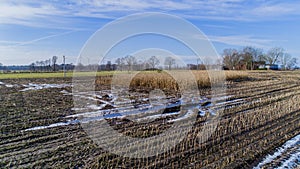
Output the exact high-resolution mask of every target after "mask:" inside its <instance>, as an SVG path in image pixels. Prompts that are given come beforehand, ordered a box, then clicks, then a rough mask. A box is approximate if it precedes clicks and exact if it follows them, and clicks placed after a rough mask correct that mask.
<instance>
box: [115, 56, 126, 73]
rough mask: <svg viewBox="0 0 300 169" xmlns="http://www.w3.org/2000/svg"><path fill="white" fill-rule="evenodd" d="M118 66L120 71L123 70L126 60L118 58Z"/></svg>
mask: <svg viewBox="0 0 300 169" xmlns="http://www.w3.org/2000/svg"><path fill="white" fill-rule="evenodd" d="M115 62H116V64H117V66H118V70H121V71H122V70H123V67H124V64H125V63H124V62H125V59H124V58H118V59H116V61H115Z"/></svg>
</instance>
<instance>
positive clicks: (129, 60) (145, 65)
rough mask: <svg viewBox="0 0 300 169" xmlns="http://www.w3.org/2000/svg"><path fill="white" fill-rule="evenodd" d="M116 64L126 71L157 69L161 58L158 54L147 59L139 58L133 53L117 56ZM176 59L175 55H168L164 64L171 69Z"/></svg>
mask: <svg viewBox="0 0 300 169" xmlns="http://www.w3.org/2000/svg"><path fill="white" fill-rule="evenodd" d="M115 62H116V66H117V69H118V70H121V71H124V70H127V71H131V70H155V69H159V68H161V67H159V65H160V60H159V59H158V58H157V56H151V57H150V58H149V59H147V60H144V61H142V60H137V58H136V57H134V56H132V55H127V56H125V57H121V58H117V59H116V61H115ZM175 63H176V62H175V59H174V58H173V57H170V56H168V57H166V58H165V59H164V65H165V67H166V68H167V69H169V70H171V69H172V67H173V66H174V65H175Z"/></svg>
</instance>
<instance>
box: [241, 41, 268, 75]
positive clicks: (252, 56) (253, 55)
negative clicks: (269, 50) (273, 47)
mask: <svg viewBox="0 0 300 169" xmlns="http://www.w3.org/2000/svg"><path fill="white" fill-rule="evenodd" d="M242 56H243V60H244V61H245V63H246V66H247V69H251V70H253V68H254V62H256V61H262V59H263V50H262V49H259V48H254V47H251V46H246V47H244V48H243V51H242Z"/></svg>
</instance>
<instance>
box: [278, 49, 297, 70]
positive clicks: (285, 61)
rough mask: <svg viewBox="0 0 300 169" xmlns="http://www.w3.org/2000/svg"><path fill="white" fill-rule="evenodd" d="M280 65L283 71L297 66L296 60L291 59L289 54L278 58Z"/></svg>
mask: <svg viewBox="0 0 300 169" xmlns="http://www.w3.org/2000/svg"><path fill="white" fill-rule="evenodd" d="M280 63H281V64H282V66H283V68H282V69H284V70H286V69H292V67H293V66H295V65H296V64H297V59H296V58H293V57H292V56H291V55H290V54H288V53H284V54H283V55H282V56H281V58H280Z"/></svg>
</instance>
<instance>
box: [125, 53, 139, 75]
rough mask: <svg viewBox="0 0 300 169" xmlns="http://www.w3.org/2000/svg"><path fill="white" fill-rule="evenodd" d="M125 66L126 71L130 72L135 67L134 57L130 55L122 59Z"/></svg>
mask: <svg viewBox="0 0 300 169" xmlns="http://www.w3.org/2000/svg"><path fill="white" fill-rule="evenodd" d="M124 60H125V62H126V64H127V66H128V69H127V70H128V71H130V70H132V68H133V65H135V64H136V63H137V61H136V58H135V57H134V56H131V55H127V56H126V57H125V58H124Z"/></svg>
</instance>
